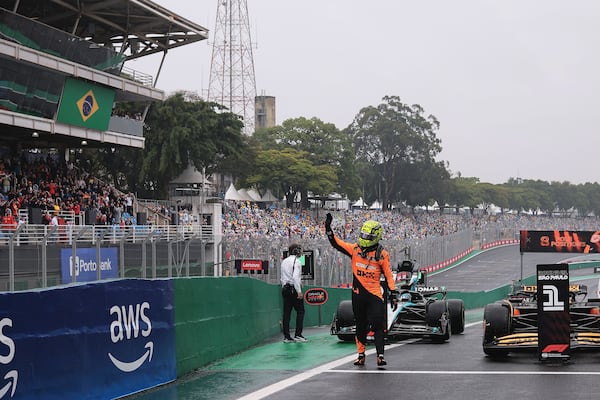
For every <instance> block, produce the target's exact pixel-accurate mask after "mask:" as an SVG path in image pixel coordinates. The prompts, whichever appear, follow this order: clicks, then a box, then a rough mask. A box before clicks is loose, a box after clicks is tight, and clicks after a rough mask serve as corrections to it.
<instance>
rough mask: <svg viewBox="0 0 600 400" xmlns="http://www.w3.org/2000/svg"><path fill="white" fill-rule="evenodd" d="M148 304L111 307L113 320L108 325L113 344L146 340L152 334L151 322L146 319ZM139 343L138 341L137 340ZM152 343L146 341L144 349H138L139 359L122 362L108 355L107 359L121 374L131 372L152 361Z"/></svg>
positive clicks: (110, 354) (114, 356)
mask: <svg viewBox="0 0 600 400" xmlns="http://www.w3.org/2000/svg"><path fill="white" fill-rule="evenodd" d="M149 310H150V303H148V302H147V301H145V302H143V303H141V304H130V305H128V306H112V307H111V308H110V315H111V316H112V317H113V318H114V319H113V321H112V322H111V324H110V339H111V341H112V342H113V343H114V344H117V343H122V342H123V341H125V340H136V339H139V338H147V337H148V336H150V334H151V333H152V322H151V321H150V318H148V315H147V313H148V311H149ZM138 342H139V340H138ZM153 352H154V343H152V341H147V342H146V344H145V345H144V347H140V353H139V354H140V355H139V357H137V358H135V359H133V360H123V359H120V358H119V357H117V356H116V355H113V354H112V353H108V358H110V361H111V362H112V363H113V365H114V366H115V367H117V368H118V369H120V370H121V371H123V372H133V371H135V370H137V369H138V368H139V367H141V366H142V364H144V362H146V360H148V362H150V361H152V353H153Z"/></svg>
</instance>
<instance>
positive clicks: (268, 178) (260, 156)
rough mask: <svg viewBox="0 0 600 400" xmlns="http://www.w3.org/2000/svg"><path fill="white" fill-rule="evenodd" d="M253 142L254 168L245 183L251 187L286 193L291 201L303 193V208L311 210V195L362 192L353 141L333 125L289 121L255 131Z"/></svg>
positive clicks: (314, 119) (308, 121)
mask: <svg viewBox="0 0 600 400" xmlns="http://www.w3.org/2000/svg"><path fill="white" fill-rule="evenodd" d="M253 143H254V146H255V151H256V153H255V154H256V162H255V165H254V167H255V168H254V170H253V171H254V172H253V174H250V175H249V176H248V177H247V178H246V179H245V180H244V182H246V183H247V184H249V185H252V184H254V185H257V186H258V187H259V188H260V189H263V190H266V189H271V190H272V191H273V193H284V194H286V196H287V198H288V200H291V199H294V198H295V195H296V193H301V195H302V206H303V207H308V198H307V195H308V192H312V193H313V194H315V195H324V196H327V195H329V194H331V193H333V192H335V191H338V192H340V193H342V194H352V195H356V194H357V193H359V181H358V180H357V179H355V178H354V176H355V174H354V172H353V171H354V154H353V151H352V146H351V142H350V140H349V137H348V136H347V135H345V134H343V133H342V132H340V131H339V130H338V129H337V128H336V127H335V125H333V124H329V123H325V122H323V121H321V120H319V119H317V118H312V119H306V118H295V119H288V120H286V121H284V122H283V124H282V125H279V126H275V127H272V128H267V129H262V130H258V131H256V132H255V134H254V139H253ZM269 168H277V169H278V170H279V171H268V169H269ZM348 177H351V178H348Z"/></svg>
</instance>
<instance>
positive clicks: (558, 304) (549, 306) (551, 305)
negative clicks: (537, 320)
mask: <svg viewBox="0 0 600 400" xmlns="http://www.w3.org/2000/svg"><path fill="white" fill-rule="evenodd" d="M542 291H543V293H544V297H546V296H548V300H546V301H544V303H543V307H544V308H543V310H544V311H564V310H565V302H564V301H560V300H559V299H558V288H557V287H556V286H554V285H543V286H542Z"/></svg>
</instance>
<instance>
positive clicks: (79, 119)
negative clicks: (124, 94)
mask: <svg viewBox="0 0 600 400" xmlns="http://www.w3.org/2000/svg"><path fill="white" fill-rule="evenodd" d="M114 98H115V92H114V90H112V89H108V88H106V87H103V86H99V85H95V84H93V83H90V82H86V81H82V80H78V79H73V78H67V79H66V80H65V86H64V88H63V92H62V97H61V99H60V105H59V107H58V114H57V116H56V120H57V121H59V122H64V123H65V124H69V125H77V126H81V127H83V128H90V129H96V130H99V131H105V130H107V129H108V123H109V121H110V116H111V114H112V108H113V101H114Z"/></svg>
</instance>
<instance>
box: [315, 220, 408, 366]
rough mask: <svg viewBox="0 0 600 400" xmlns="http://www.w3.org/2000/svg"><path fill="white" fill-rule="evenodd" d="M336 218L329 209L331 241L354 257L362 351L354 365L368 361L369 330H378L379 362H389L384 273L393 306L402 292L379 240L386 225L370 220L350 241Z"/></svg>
mask: <svg viewBox="0 0 600 400" xmlns="http://www.w3.org/2000/svg"><path fill="white" fill-rule="evenodd" d="M332 220H333V217H332V216H331V213H327V218H326V219H325V233H326V234H327V238H328V239H329V242H330V243H331V245H332V246H333V247H334V248H335V249H337V250H339V251H340V252H342V253H343V254H346V255H347V256H349V257H351V258H352V275H353V279H352V311H353V312H354V318H355V319H356V349H357V351H358V357H357V358H356V360H355V361H354V365H359V366H360V365H365V347H366V346H365V343H366V341H367V333H368V332H369V331H373V332H374V339H375V349H376V351H377V366H383V365H386V364H387V363H386V361H385V358H384V357H383V353H384V330H385V314H386V308H385V300H384V297H383V290H382V286H381V283H382V282H381V275H382V274H383V275H384V276H385V280H386V281H387V285H388V287H389V289H390V294H389V295H390V302H391V303H392V307H397V306H398V292H397V291H396V285H395V283H394V277H393V276H392V270H391V268H390V255H389V253H388V251H387V250H385V249H384V248H383V246H382V245H381V244H380V243H379V241H380V240H381V237H382V234H383V227H382V226H381V224H380V223H379V222H377V221H373V220H369V221H366V222H365V223H363V225H362V228H361V230H360V236H359V238H358V243H349V242H345V241H343V240H341V239H339V238H338V237H336V236H335V234H334V233H333V230H332V229H331V221H332ZM394 309H395V308H394Z"/></svg>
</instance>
